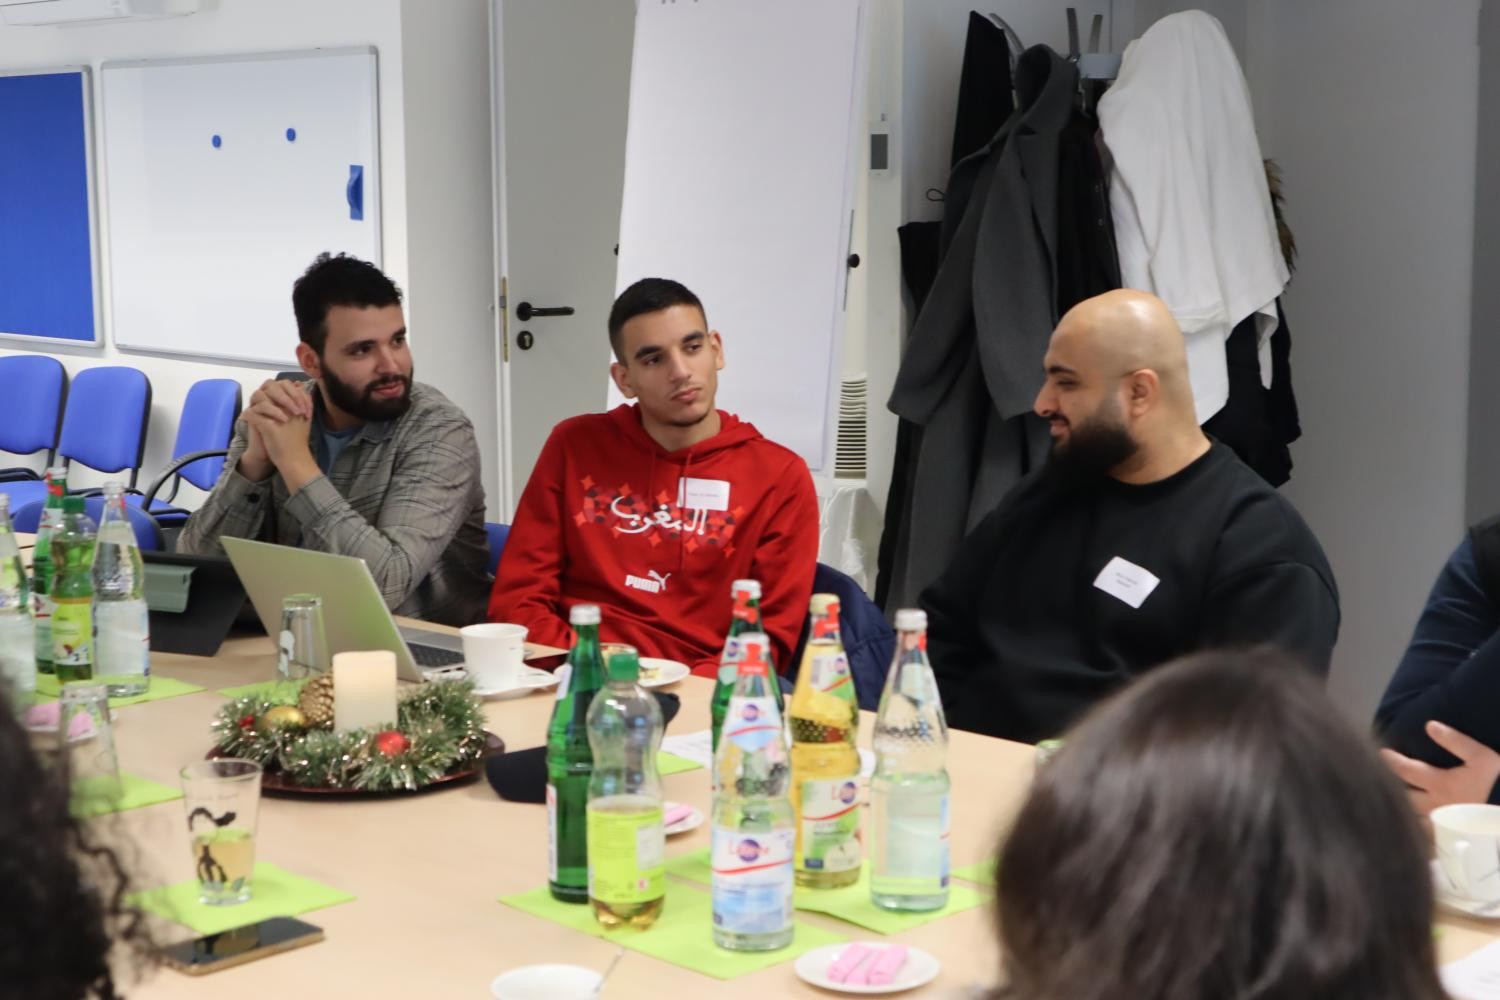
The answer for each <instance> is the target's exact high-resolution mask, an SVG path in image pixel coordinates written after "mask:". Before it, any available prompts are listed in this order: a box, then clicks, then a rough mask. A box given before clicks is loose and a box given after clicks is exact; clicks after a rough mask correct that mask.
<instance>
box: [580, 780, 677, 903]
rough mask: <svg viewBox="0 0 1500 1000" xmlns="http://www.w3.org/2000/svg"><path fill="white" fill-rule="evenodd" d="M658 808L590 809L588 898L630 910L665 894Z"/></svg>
mask: <svg viewBox="0 0 1500 1000" xmlns="http://www.w3.org/2000/svg"><path fill="white" fill-rule="evenodd" d="M661 816H662V808H661V805H660V804H657V805H656V806H655V807H653V808H645V809H632V810H630V811H628V812H617V811H614V810H608V809H599V808H596V807H595V806H594V804H593V803H590V804H589V809H588V824H587V830H588V845H589V898H591V899H597V900H599V901H600V902H602V903H610V904H614V905H625V906H628V905H630V904H632V903H649V902H650V901H651V900H653V899H660V898H661V897H662V896H663V895H664V894H665V893H666V891H667V874H666V865H665V860H666V859H665V853H666V835H665V833H663V831H662V823H661Z"/></svg>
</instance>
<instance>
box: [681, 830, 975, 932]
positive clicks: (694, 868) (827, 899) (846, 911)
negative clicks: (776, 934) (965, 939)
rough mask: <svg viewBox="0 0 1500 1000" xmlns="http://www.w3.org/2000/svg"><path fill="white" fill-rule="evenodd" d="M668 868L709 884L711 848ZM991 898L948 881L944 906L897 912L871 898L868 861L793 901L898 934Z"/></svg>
mask: <svg viewBox="0 0 1500 1000" xmlns="http://www.w3.org/2000/svg"><path fill="white" fill-rule="evenodd" d="M667 871H668V872H670V873H671V874H673V875H679V876H681V877H682V878H685V879H690V880H692V881H694V882H698V883H701V884H703V885H709V884H710V883H711V882H712V879H713V873H712V871H711V870H710V869H709V866H708V851H706V850H701V851H689V852H688V853H686V854H679V855H677V856H676V857H674V858H668V859H667ZM988 900H989V894H988V893H984V892H980V891H979V890H978V889H971V888H969V887H968V886H966V885H954V884H953V883H952V882H951V881H950V882H949V884H948V905H947V906H944V907H943V908H942V909H940V910H928V911H926V912H925V913H897V912H895V911H893V910H887V909H883V908H881V907H879V906H876V905H875V904H874V903H873V902H871V900H870V866H869V864H868V863H866V864H865V865H864V866H863V867H862V868H861V869H860V873H859V881H857V882H855V883H854V884H853V885H846V886H844V887H843V888H841V889H805V888H803V887H801V886H798V887H797V889H796V890H795V891H794V893H793V895H792V905H793V906H795V907H796V908H797V909H799V910H806V911H808V912H811V913H826V914H828V916H830V917H837V918H838V919H840V920H844V921H848V922H849V923H851V924H857V925H859V926H860V927H864V928H867V929H868V930H872V931H875V932H876V933H878V934H896V933H899V932H901V931H904V930H907V929H908V928H911V927H920V926H921V925H922V924H926V923H931V922H932V921H934V920H938V919H940V918H942V917H946V916H949V915H951V914H954V913H959V912H962V911H963V910H969V909H973V908H974V907H976V906H981V905H983V904H984V903H985V902H987V901H988Z"/></svg>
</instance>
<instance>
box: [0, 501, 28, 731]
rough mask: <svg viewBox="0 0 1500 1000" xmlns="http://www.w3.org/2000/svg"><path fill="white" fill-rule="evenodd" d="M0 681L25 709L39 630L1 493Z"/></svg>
mask: <svg viewBox="0 0 1500 1000" xmlns="http://www.w3.org/2000/svg"><path fill="white" fill-rule="evenodd" d="M0 685H3V686H4V687H5V689H6V691H5V693H6V695H7V696H8V697H9V698H10V705H11V708H12V709H13V710H15V711H17V712H24V711H25V710H26V709H28V708H30V707H31V703H32V701H33V700H34V699H35V696H36V632H35V628H34V627H33V624H32V620H31V593H30V588H29V587H28V586H27V585H26V570H25V568H24V567H23V566H22V564H21V550H20V548H19V547H18V546H17V545H16V536H15V533H14V532H13V531H12V530H11V526H10V497H9V496H7V495H6V494H4V493H0Z"/></svg>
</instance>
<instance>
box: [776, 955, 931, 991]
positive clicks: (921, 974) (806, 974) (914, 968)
mask: <svg viewBox="0 0 1500 1000" xmlns="http://www.w3.org/2000/svg"><path fill="white" fill-rule="evenodd" d="M851 944H862V945H865V946H866V947H870V948H886V947H889V946H890V944H891V942H890V941H847V942H844V943H842V944H825V945H824V946H823V947H821V948H814V949H813V950H812V951H808V952H803V954H802V956H801V957H800V958H798V959H797V963H796V965H794V966H792V968H794V969H796V970H797V977H798V978H799V979H801V980H802V981H803V982H804V983H812V984H813V985H814V986H820V987H822V988H823V989H825V990H835V991H837V992H839V993H859V994H863V995H866V996H874V995H877V994H880V993H900V992H901V991H902V990H913V989H916V988H917V987H918V986H926V985H927V984H928V983H930V982H932V981H933V980H934V979H936V978H937V974H938V972H939V970H941V969H942V967H943V966H942V963H941V962H939V961H938V960H937V959H936V958H934V957H933V956H931V955H929V954H928V953H927V952H925V951H923V950H922V949H921V948H912V947H910V946H908V947H907V949H906V964H905V965H903V966H901V971H900V972H898V973H897V974H896V978H895V979H893V980H891V981H890V982H889V983H887V984H886V985H884V986H858V985H856V986H851V985H849V984H848V983H836V982H834V981H833V980H832V979H829V978H828V975H827V973H828V967H829V966H831V965H832V964H833V963H834V962H836V961H838V957H839V953H840V952H842V951H843V950H844V949H845V948H847V947H849V945H851Z"/></svg>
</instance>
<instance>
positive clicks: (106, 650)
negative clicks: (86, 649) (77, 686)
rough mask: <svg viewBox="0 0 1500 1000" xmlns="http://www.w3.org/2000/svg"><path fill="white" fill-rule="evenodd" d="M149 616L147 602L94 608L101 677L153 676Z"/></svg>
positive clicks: (96, 662)
mask: <svg viewBox="0 0 1500 1000" xmlns="http://www.w3.org/2000/svg"><path fill="white" fill-rule="evenodd" d="M149 615H150V613H149V611H148V609H147V607H146V602H145V601H138V600H131V601H101V602H99V603H97V604H96V605H95V606H94V623H95V627H96V629H97V634H96V635H95V637H94V642H95V646H96V648H95V650H94V665H95V666H96V667H97V668H98V670H97V673H99V674H100V675H102V676H114V677H118V676H141V677H149V676H150V675H151V632H150V617H149Z"/></svg>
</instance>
